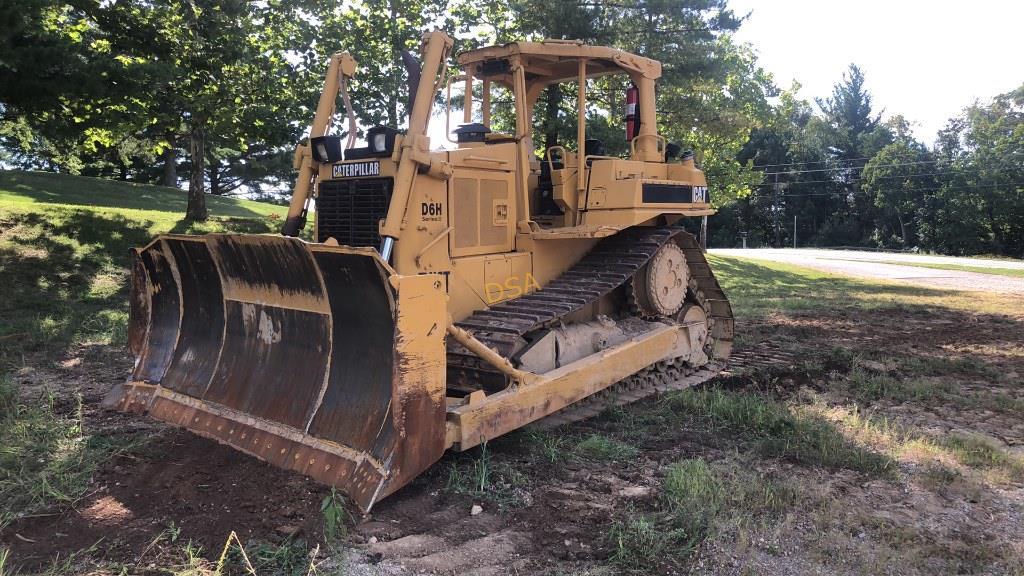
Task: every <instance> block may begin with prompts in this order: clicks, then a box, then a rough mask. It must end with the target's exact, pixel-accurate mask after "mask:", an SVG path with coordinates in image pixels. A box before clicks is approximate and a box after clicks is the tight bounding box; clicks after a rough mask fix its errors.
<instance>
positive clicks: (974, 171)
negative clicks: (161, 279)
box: [0, 0, 1024, 256]
mask: <svg viewBox="0 0 1024 576" xmlns="http://www.w3.org/2000/svg"><path fill="white" fill-rule="evenodd" d="M0 22H3V23H4V25H3V26H0V165H2V166H7V167H12V166H14V167H25V168H31V169H41V170H56V171H63V172H70V173H81V174H88V175H96V176H104V177H109V178H120V179H125V180H134V181H139V182H152V183H163V184H165V185H169V186H179V185H183V184H184V183H185V182H184V181H183V179H182V178H179V174H183V175H187V182H188V188H189V190H190V193H191V195H192V198H193V202H192V203H191V204H190V205H191V206H192V208H190V214H189V216H190V217H193V218H202V217H203V216H204V214H203V212H204V210H203V207H202V203H203V202H202V200H203V193H204V192H207V191H208V192H211V193H213V194H231V193H245V194H247V195H250V196H260V195H271V196H275V195H276V196H277V197H278V198H280V197H283V196H284V195H285V194H287V191H288V189H289V188H290V184H291V180H292V178H293V177H294V175H293V173H292V169H291V158H292V152H293V150H294V146H295V144H296V143H297V142H298V141H300V140H301V139H302V138H303V136H304V133H305V131H306V130H307V127H308V125H309V122H310V120H311V119H312V115H313V110H314V107H315V104H316V101H317V98H318V92H319V90H320V86H321V83H322V75H323V70H324V68H325V65H326V62H327V59H328V58H329V56H330V54H331V53H333V52H335V51H337V50H339V49H347V50H349V51H350V52H352V54H353V55H354V56H355V58H356V60H357V61H358V62H359V65H360V69H359V73H358V74H357V76H356V78H355V79H354V81H353V82H352V85H351V92H352V103H353V105H354V108H355V112H356V115H357V117H358V120H359V126H360V129H363V128H366V127H369V126H373V125H376V124H386V125H391V126H396V127H398V126H402V125H403V124H404V122H405V121H406V115H407V114H408V110H407V109H406V106H407V101H408V88H407V84H406V77H405V71H404V69H403V67H402V65H401V58H400V56H399V55H400V52H401V51H402V50H407V49H408V50H413V51H414V50H415V48H416V47H417V46H418V45H419V41H420V37H421V34H422V33H423V32H424V31H425V30H428V29H431V28H434V27H440V28H443V29H445V30H446V31H447V32H448V33H449V34H451V35H453V36H454V37H455V39H456V43H457V44H456V50H455V52H456V53H457V52H459V51H461V50H465V49H470V48H475V47H478V46H482V45H486V44H492V43H503V42H508V41H512V40H517V39H541V38H561V39H580V40H583V41H585V42H587V43H591V44H597V45H610V46H615V47H619V48H622V49H625V50H628V51H631V52H635V53H638V54H641V55H644V56H648V57H650V58H654V59H657V60H660V61H661V62H662V63H663V77H662V79H661V80H660V82H659V84H658V92H657V101H658V109H659V132H660V133H661V134H663V135H664V136H665V137H666V138H667V139H668V140H670V141H673V142H677V143H680V144H681V145H683V146H684V147H685V148H690V149H693V150H694V151H696V153H697V157H698V159H699V161H700V163H701V164H702V166H703V168H704V170H705V171H706V173H707V175H708V179H709V182H710V185H711V191H712V198H713V200H714V202H715V205H716V207H718V208H719V209H720V213H719V214H718V215H717V216H715V217H714V218H713V219H712V222H711V230H712V244H716V245H733V244H736V243H738V242H739V237H740V234H741V233H744V234H746V235H747V236H748V241H749V243H752V244H753V245H776V246H781V245H790V244H791V243H792V241H793V238H792V235H793V233H794V230H793V226H792V224H793V221H794V219H795V220H796V231H795V232H796V234H797V240H798V241H799V243H800V244H803V245H833V246H834V245H858V246H877V247H889V248H903V249H911V248H916V249H925V250H936V251H941V252H950V253H978V252H991V253H997V254H1008V255H1017V256H1020V255H1024V199H1022V184H1024V174H1022V173H1021V172H1022V166H1024V161H1022V155H1024V143H1022V141H1024V128H1022V122H1021V117H1022V115H1024V112H1022V108H1024V86H1022V87H1021V88H1019V89H1017V90H1014V91H1012V92H1009V93H1007V94H1002V95H996V96H994V97H993V98H992V99H991V100H987V101H979V102H976V103H975V104H973V105H971V106H969V107H968V108H966V109H965V110H963V111H962V112H961V113H959V114H957V115H955V116H954V117H953V118H951V119H950V122H949V124H948V125H947V126H946V127H945V128H944V129H943V130H942V131H940V133H939V134H937V135H936V140H935V142H934V145H930V144H926V143H924V142H921V141H918V140H917V139H915V137H914V135H913V131H912V129H911V128H912V127H911V126H910V125H909V124H908V123H907V122H906V120H904V119H903V117H902V116H900V115H899V114H898V112H899V111H886V110H881V109H879V108H878V107H877V106H876V104H875V102H874V101H873V98H872V93H871V90H870V85H871V84H870V81H871V76H870V71H866V70H862V69H861V68H859V67H858V66H856V65H853V64H851V65H850V67H849V68H848V69H847V70H846V72H845V73H844V74H843V75H842V77H841V78H840V79H838V81H837V83H836V85H835V87H834V89H833V91H832V93H831V94H830V95H826V96H825V97H823V98H817V99H813V100H805V99H802V98H801V97H800V96H799V95H798V93H799V85H794V86H792V87H789V88H788V89H785V90H780V89H779V88H778V87H777V86H776V85H775V83H774V80H773V78H772V77H771V75H770V74H768V73H766V72H765V71H764V70H763V69H762V68H761V67H760V65H759V64H758V61H757V57H756V54H755V52H754V49H753V48H752V47H751V46H749V45H744V44H740V43H738V42H736V40H735V39H734V33H735V32H736V31H737V30H738V29H740V28H741V27H742V26H743V22H744V17H743V15H740V14H736V13H735V12H734V11H733V10H732V9H731V8H730V6H729V4H728V1H727V0H572V1H567V2H550V1H544V0H407V1H399V0H351V1H350V2H344V3H338V2H334V1H327V0H268V1H264V2H253V1H247V0H226V1H221V0H119V1H117V2H99V1H97V0H72V1H69V2H60V1H57V0H19V1H18V2H12V1H10V0H0ZM453 62H454V61H453ZM626 82H627V81H626V80H625V79H624V78H621V77H619V78H616V77H607V78H601V79H597V80H594V81H592V83H593V84H592V85H591V86H589V87H588V88H589V96H588V100H589V105H588V111H587V119H586V121H587V130H588V136H589V137H597V138H601V139H602V140H604V141H605V142H606V144H607V146H608V149H609V153H612V154H622V153H625V152H626V150H625V139H624V138H622V137H621V135H622V133H623V130H624V127H623V123H624V120H623V109H624V92H625V88H626ZM574 100H575V97H574V90H573V89H572V87H571V86H568V87H564V93H563V89H560V88H556V87H552V88H550V89H548V93H547V94H544V95H542V97H541V102H540V104H539V105H538V106H536V109H535V117H534V127H535V134H537V135H538V136H539V137H541V138H543V139H544V140H546V141H547V142H546V143H548V144H550V143H551V142H554V141H557V142H560V143H569V144H573V145H574V143H575V138H576V137H577V136H576V119H575V115H576V111H575V101H574ZM503 114H504V116H503ZM507 116H508V111H504V112H502V111H499V112H498V113H497V117H496V121H497V122H501V121H503V118H504V120H505V121H507V120H508V119H509V118H508V117H507ZM535 141H536V138H535ZM541 143H542V142H538V144H541Z"/></svg>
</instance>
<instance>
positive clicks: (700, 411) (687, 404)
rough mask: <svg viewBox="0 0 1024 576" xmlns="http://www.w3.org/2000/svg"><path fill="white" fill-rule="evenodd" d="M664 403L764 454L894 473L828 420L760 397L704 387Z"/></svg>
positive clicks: (875, 473)
mask: <svg viewBox="0 0 1024 576" xmlns="http://www.w3.org/2000/svg"><path fill="white" fill-rule="evenodd" d="M665 403H666V406H667V407H668V409H670V410H671V411H672V412H674V413H676V414H678V415H682V416H687V415H688V416H693V417H698V418H703V419H706V420H708V421H710V423H711V424H712V425H715V426H717V427H719V428H720V429H721V430H723V431H728V432H731V433H733V434H736V435H738V436H741V437H745V438H748V439H749V440H750V441H751V442H752V443H753V444H754V446H755V447H756V448H757V449H758V451H760V452H761V453H763V454H766V455H768V456H776V457H783V458H789V459H792V460H795V461H797V462H801V463H804V464H810V465H817V466H824V467H827V468H833V469H836V468H848V469H850V470H856V471H858V472H863V473H866V474H870V475H873V476H885V475H889V474H891V473H892V472H893V470H894V469H895V463H894V461H893V460H892V459H891V458H889V457H887V456H884V455H882V454H878V453H876V452H873V451H871V450H867V449H865V448H863V447H860V446H857V445H855V444H853V443H852V442H850V441H849V440H847V439H846V438H845V437H844V436H843V435H842V433H841V432H840V431H839V430H837V429H836V428H835V426H834V425H832V424H831V423H830V422H827V421H825V420H823V419H821V418H819V417H817V416H816V415H814V414H813V413H810V412H807V411H800V410H790V409H789V408H787V407H786V406H784V405H782V404H780V403H778V402H776V401H774V400H771V399H770V398H768V397H766V396H764V395H762V394H756V393H744V392H731V391H725V390H722V389H721V388H705V389H700V390H686V391H682V392H678V393H674V394H670V395H668V396H667V397H666V399H665Z"/></svg>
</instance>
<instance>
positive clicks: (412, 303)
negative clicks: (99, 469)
mask: <svg viewBox="0 0 1024 576" xmlns="http://www.w3.org/2000/svg"><path fill="white" fill-rule="evenodd" d="M132 261H133V262H132V295H131V315H130V326H129V345H130V347H131V349H132V351H133V353H134V354H135V368H134V371H133V373H132V376H131V378H130V380H129V381H128V382H126V383H124V384H121V385H118V386H116V387H115V388H114V389H113V390H112V391H111V392H110V393H109V394H108V396H107V398H106V400H105V404H106V405H108V406H111V407H114V408H117V409H119V410H124V411H131V412H136V413H148V414H149V415H151V416H153V417H154V418H156V419H158V420H162V421H165V422H169V423H171V424H175V425H179V426H183V427H185V428H187V429H189V430H191V431H193V432H195V433H197V434H200V435H202V436H205V437H207V438H212V439H214V440H216V441H218V442H221V443H224V444H228V445H230V446H233V447H235V448H237V449H238V450H241V451H243V452H246V453H248V454H251V455H254V456H256V457H259V458H261V459H263V460H266V461H267V462H269V463H271V464H273V465H276V466H279V467H282V468H287V469H290V470H295V471H298V472H301V473H303V474H306V475H308V476H311V477H313V478H315V479H317V480H319V481H321V482H324V483H326V484H330V485H332V486H336V487H338V488H339V489H340V490H341V491H343V492H345V493H346V494H348V495H349V496H350V497H351V498H352V499H353V500H354V501H355V502H356V503H357V504H358V505H359V506H360V507H361V508H362V509H364V510H369V509H370V507H371V506H373V504H374V503H375V502H377V501H378V500H379V499H380V498H382V497H384V496H386V495H388V494H390V493H392V492H394V491H395V490H397V489H398V488H400V487H401V486H403V485H404V484H406V483H407V482H409V481H410V480H411V479H412V478H414V477H415V476H416V475H418V474H419V473H420V472H422V471H423V470H424V469H426V468H427V467H428V466H430V465H431V464H432V463H434V462H435V461H436V460H437V459H439V458H440V457H441V455H442V453H443V452H444V449H445V346H444V335H445V326H446V321H447V309H446V299H445V289H444V283H443V280H442V279H441V278H440V277H439V276H433V275H418V276H399V275H397V274H395V273H394V272H393V271H392V270H391V268H390V267H389V266H388V265H387V263H385V262H384V261H383V260H381V259H380V257H379V256H378V255H377V253H376V252H375V251H373V250H371V249H358V248H345V247H339V246H329V245H322V244H308V243H305V242H302V241H301V240H296V239H293V238H285V237H276V236H256V235H222V234H211V235H206V236H174V235H168V236H161V237H159V238H157V239H156V240H154V241H153V242H152V243H150V244H149V245H148V246H146V247H145V248H142V249H139V250H135V251H133V255H132Z"/></svg>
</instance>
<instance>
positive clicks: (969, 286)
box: [710, 248, 1024, 295]
mask: <svg viewBox="0 0 1024 576" xmlns="http://www.w3.org/2000/svg"><path fill="white" fill-rule="evenodd" d="M710 252H711V253H712V254H717V255H719V256H736V257H741V258H753V259H757V260H770V261H772V262H784V263H786V264H794V265H798V266H806V267H808V268H814V269H816V270H822V271H824V272H831V273H834V274H846V275H849V276H859V277H862V278H880V279H884V280H896V281H900V282H907V283H910V284H917V285H920V286H929V287H934V288H948V289H954V290H980V291H987V292H1002V293H1007V294H1022V295H1024V278H1016V277H1010V276H998V275H995V274H982V273H978V272H965V271H962V270H939V269H935V268H922V267H919V266H907V265H905V264H907V263H920V264H953V265H958V266H971V267H978V268H1012V269H1016V270H1024V262H1021V261H1007V260H985V259H981V258H956V257H952V256H924V255H918V254H890V253H884V252H881V253H880V252H861V251H853V250H817V249H811V248H808V249H796V250H794V249H792V248H757V249H748V250H742V249H712V250H710Z"/></svg>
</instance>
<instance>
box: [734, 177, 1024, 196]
mask: <svg viewBox="0 0 1024 576" xmlns="http://www.w3.org/2000/svg"><path fill="white" fill-rule="evenodd" d="M1004 186H1024V181H1020V182H999V183H992V184H976V185H972V186H956V187H955V188H954V190H965V191H977V190H991V189H994V188H1001V187H1004ZM942 189H943V187H942V186H939V187H935V188H907V189H906V190H905V191H907V192H938V191H939V190H942ZM892 191H893V190H891V189H890V190H879V192H881V193H886V192H892ZM851 194H864V195H870V194H868V193H867V192H865V191H863V190H837V191H834V192H783V193H779V194H751V197H753V198H777V197H779V196H782V197H802V196H849V195H851Z"/></svg>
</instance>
